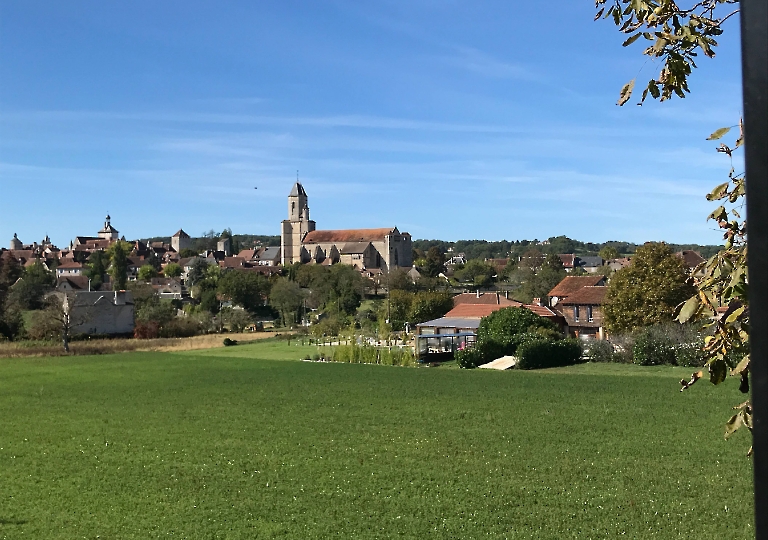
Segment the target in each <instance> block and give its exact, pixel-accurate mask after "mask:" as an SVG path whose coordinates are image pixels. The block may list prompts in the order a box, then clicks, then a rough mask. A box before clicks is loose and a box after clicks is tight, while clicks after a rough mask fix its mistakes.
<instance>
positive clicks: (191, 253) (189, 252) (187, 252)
mask: <svg viewBox="0 0 768 540" xmlns="http://www.w3.org/2000/svg"><path fill="white" fill-rule="evenodd" d="M197 256H198V252H197V251H195V250H194V249H192V248H184V249H182V250H181V251H179V257H180V258H182V259H189V258H191V257H197Z"/></svg>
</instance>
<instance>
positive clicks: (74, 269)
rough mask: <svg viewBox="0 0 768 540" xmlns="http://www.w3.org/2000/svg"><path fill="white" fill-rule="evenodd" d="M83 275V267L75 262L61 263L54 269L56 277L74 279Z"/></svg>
mask: <svg viewBox="0 0 768 540" xmlns="http://www.w3.org/2000/svg"><path fill="white" fill-rule="evenodd" d="M82 275H83V265H82V264H81V263H79V262H77V261H72V260H69V261H63V262H62V263H61V264H59V266H57V267H56V277H57V278H60V277H74V276H82Z"/></svg>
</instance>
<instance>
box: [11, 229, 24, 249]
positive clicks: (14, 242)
mask: <svg viewBox="0 0 768 540" xmlns="http://www.w3.org/2000/svg"><path fill="white" fill-rule="evenodd" d="M11 249H12V250H15V249H24V245H23V244H22V243H21V240H19V237H18V236H17V235H16V233H13V238H11Z"/></svg>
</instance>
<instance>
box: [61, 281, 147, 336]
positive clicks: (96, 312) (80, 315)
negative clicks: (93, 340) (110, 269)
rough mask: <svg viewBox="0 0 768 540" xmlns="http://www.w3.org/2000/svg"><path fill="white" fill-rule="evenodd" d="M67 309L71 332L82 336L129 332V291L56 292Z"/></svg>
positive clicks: (130, 332) (131, 306) (130, 304)
mask: <svg viewBox="0 0 768 540" xmlns="http://www.w3.org/2000/svg"><path fill="white" fill-rule="evenodd" d="M53 294H54V295H57V296H59V298H60V299H61V300H62V303H63V305H64V306H65V310H68V311H69V314H70V321H71V333H72V334H73V335H74V334H86V335H129V334H133V326H134V322H133V321H134V305H133V295H132V293H131V292H130V291H114V292H112V291H72V292H68V293H64V292H56V293H53Z"/></svg>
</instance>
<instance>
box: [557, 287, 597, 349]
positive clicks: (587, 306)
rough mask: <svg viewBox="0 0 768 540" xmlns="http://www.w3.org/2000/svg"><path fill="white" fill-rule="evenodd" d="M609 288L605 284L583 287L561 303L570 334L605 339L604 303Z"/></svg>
mask: <svg viewBox="0 0 768 540" xmlns="http://www.w3.org/2000/svg"><path fill="white" fill-rule="evenodd" d="M607 289H608V288H607V287H605V286H592V285H589V286H586V287H582V288H580V289H579V290H578V291H576V292H575V293H573V294H571V295H569V296H567V297H566V298H564V299H563V300H562V301H561V302H560V303H559V307H560V310H559V311H560V313H561V314H562V315H563V317H564V318H565V323H566V325H567V329H566V332H567V334H568V335H570V336H572V337H577V338H582V339H605V331H604V330H603V310H602V305H603V301H604V299H605V292H606V290H607Z"/></svg>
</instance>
